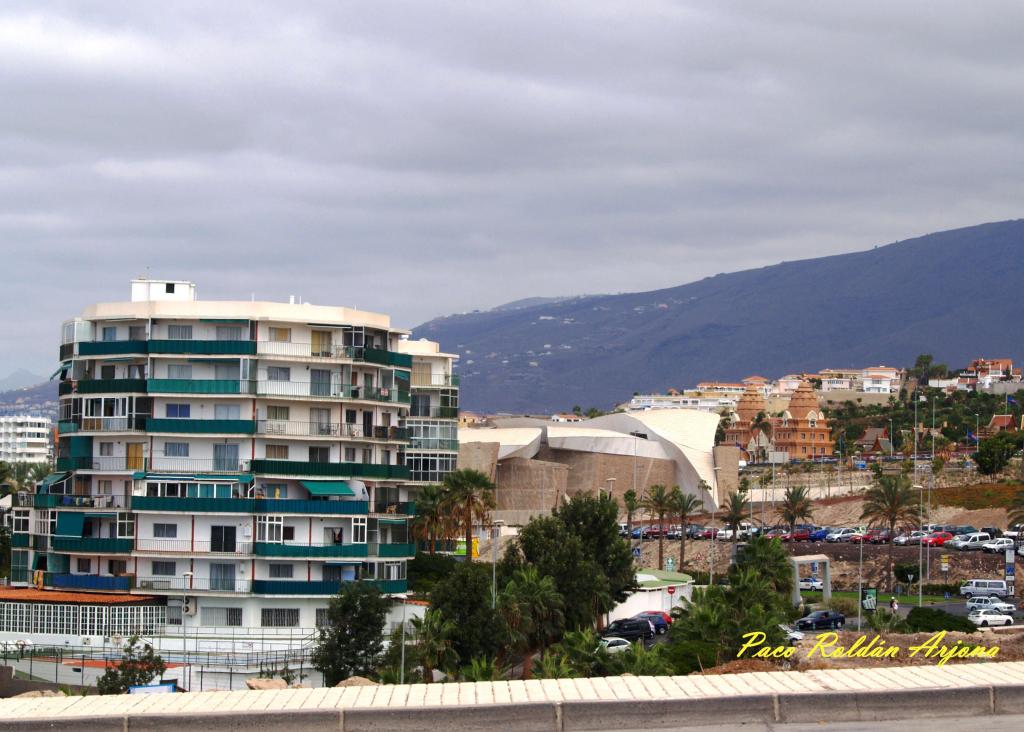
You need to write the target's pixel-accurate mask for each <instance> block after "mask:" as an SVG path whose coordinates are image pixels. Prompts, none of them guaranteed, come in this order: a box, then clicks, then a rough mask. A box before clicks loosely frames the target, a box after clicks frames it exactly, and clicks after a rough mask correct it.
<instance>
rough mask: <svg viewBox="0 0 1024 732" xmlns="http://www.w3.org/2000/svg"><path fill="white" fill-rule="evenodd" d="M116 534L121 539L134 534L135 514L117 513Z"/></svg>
mask: <svg viewBox="0 0 1024 732" xmlns="http://www.w3.org/2000/svg"><path fill="white" fill-rule="evenodd" d="M117 535H118V536H119V537H120V538H122V539H131V538H133V537H134V536H135V514H131V513H118V514H117Z"/></svg>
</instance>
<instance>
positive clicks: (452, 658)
mask: <svg viewBox="0 0 1024 732" xmlns="http://www.w3.org/2000/svg"><path fill="white" fill-rule="evenodd" d="M409 624H410V625H412V631H413V632H412V635H413V643H414V644H415V645H416V657H417V658H418V659H419V662H420V666H421V667H422V668H423V681H424V682H425V683H427V684H429V683H430V682H431V681H433V679H434V673H433V672H434V669H437V670H439V671H445V672H447V671H450V670H451V669H452V668H454V667H455V666H456V664H458V662H459V654H458V653H457V652H456V651H455V648H454V645H453V643H452V638H454V637H455V635H456V626H455V623H454V622H453V621H451V620H448V619H446V618H445V617H444V615H442V614H441V612H440V611H438V610H433V609H431V610H427V611H426V612H425V613H424V614H423V617H422V618H413V619H412V620H411V621H410V623H409Z"/></svg>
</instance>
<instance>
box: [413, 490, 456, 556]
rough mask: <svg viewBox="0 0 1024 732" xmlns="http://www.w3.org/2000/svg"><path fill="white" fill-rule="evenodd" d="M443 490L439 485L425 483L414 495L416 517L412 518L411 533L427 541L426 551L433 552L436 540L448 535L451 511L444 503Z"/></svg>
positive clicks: (417, 538)
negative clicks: (417, 493)
mask: <svg viewBox="0 0 1024 732" xmlns="http://www.w3.org/2000/svg"><path fill="white" fill-rule="evenodd" d="M445 499H446V495H445V490H444V488H443V487H442V486H439V485H425V486H423V487H422V488H420V492H419V495H417V496H416V517H415V518H414V519H413V520H412V535H413V536H414V537H415V538H416V540H417V541H425V542H427V551H428V552H429V553H430V554H433V553H434V550H435V549H436V548H437V541H438V539H440V538H448V537H449V535H450V528H451V525H452V522H451V513H450V512H449V509H448V506H447V505H446V500H445Z"/></svg>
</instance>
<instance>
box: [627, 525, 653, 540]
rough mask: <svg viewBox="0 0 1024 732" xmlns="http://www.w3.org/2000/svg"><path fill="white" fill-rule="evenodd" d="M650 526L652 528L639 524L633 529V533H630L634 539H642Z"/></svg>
mask: <svg viewBox="0 0 1024 732" xmlns="http://www.w3.org/2000/svg"><path fill="white" fill-rule="evenodd" d="M648 528H650V527H648V526H637V527H636V528H635V529H633V533H632V534H630V536H632V537H633V538H634V539H641V538H643V535H644V532H645V531H646V530H647V529H648Z"/></svg>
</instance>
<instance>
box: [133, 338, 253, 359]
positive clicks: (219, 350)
mask: <svg viewBox="0 0 1024 732" xmlns="http://www.w3.org/2000/svg"><path fill="white" fill-rule="evenodd" d="M149 352H150V353H188V354H197V355H203V356H255V355H256V341H190V340H151V341H150V342H149Z"/></svg>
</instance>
